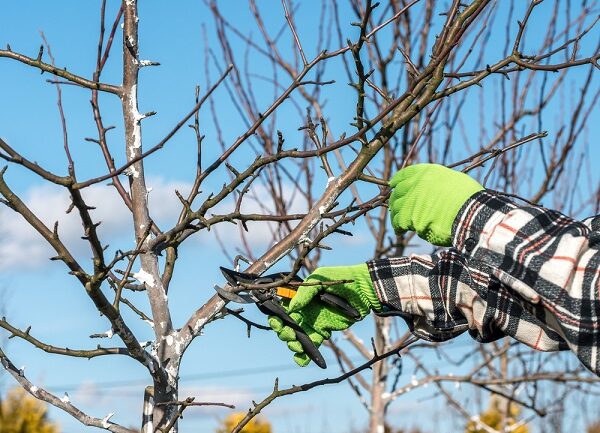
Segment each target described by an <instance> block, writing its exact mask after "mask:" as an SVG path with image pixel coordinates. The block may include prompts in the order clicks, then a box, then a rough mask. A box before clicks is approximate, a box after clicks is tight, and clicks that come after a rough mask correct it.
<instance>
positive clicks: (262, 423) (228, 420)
mask: <svg viewBox="0 0 600 433" xmlns="http://www.w3.org/2000/svg"><path fill="white" fill-rule="evenodd" d="M245 416H246V414H245V413H244V412H236V413H232V414H229V415H227V416H226V417H225V419H223V421H222V424H221V426H220V427H219V428H218V429H217V433H229V432H230V431H231V430H232V429H234V428H235V426H237V425H238V424H239V422H240V421H241V420H242V419H243V418H244V417H245ZM241 431H242V432H243V433H271V432H272V430H271V424H270V423H269V421H267V420H265V419H263V418H261V417H257V418H253V419H252V420H251V421H250V422H249V423H248V424H246V426H245V427H244V428H243V429H242V430H241Z"/></svg>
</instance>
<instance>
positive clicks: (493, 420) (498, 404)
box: [465, 396, 529, 433]
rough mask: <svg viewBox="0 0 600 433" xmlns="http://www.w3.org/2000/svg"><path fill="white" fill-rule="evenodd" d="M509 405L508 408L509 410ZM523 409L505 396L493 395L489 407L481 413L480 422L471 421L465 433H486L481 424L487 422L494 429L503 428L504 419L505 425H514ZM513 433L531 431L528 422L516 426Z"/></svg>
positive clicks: (527, 432)
mask: <svg viewBox="0 0 600 433" xmlns="http://www.w3.org/2000/svg"><path fill="white" fill-rule="evenodd" d="M507 405H508V410H507ZM520 414H521V409H520V408H519V407H518V406H517V405H516V404H514V403H511V402H509V401H507V400H506V399H504V398H501V397H497V396H492V398H491V399H490V406H489V407H488V409H487V410H486V411H485V412H483V413H482V414H481V415H479V422H477V421H474V420H473V421H469V422H468V424H467V427H466V429H465V433H486V430H485V429H483V428H481V424H485V425H486V426H488V427H491V428H493V429H494V430H499V431H500V430H501V428H502V421H503V420H504V423H505V425H507V426H514V425H515V424H517V423H519V420H518V418H519V415H520ZM511 432H513V433H529V427H527V425H526V424H523V425H520V426H518V427H516V428H515V429H514V430H512V429H511Z"/></svg>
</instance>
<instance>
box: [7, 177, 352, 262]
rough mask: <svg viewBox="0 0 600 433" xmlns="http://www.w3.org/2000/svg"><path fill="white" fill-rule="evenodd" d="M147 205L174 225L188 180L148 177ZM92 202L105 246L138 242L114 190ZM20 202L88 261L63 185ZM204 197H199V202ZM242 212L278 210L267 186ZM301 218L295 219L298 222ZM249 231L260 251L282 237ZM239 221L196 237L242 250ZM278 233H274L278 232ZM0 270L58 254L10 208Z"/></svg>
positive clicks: (295, 201)
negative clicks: (178, 197)
mask: <svg viewBox="0 0 600 433" xmlns="http://www.w3.org/2000/svg"><path fill="white" fill-rule="evenodd" d="M147 183H148V189H149V190H151V192H150V193H149V198H148V199H149V203H150V210H151V215H152V218H153V219H154V220H155V221H156V222H157V224H158V225H159V226H161V227H163V228H165V229H167V228H170V227H171V226H172V225H173V224H174V223H175V222H176V220H177V217H178V216H179V213H180V211H181V207H182V205H181V203H180V202H179V200H178V199H177V196H176V195H175V190H179V191H180V192H181V193H182V194H183V195H184V196H185V195H186V194H187V192H188V191H189V189H190V185H189V184H186V183H184V182H169V181H165V180H164V179H162V178H154V179H152V178H150V179H149V180H148V182H147ZM294 190H295V188H294V187H293V186H292V185H291V184H284V185H283V195H284V197H286V199H287V200H288V201H291V203H288V208H287V212H288V213H304V212H306V210H307V209H306V203H305V201H304V198H303V197H302V196H301V195H300V194H295V193H294ZM82 194H83V196H84V199H85V201H86V202H87V204H88V205H90V206H94V207H95V208H96V209H94V210H92V211H91V215H92V218H93V220H94V221H95V222H99V221H101V222H102V224H101V225H100V226H99V228H98V233H99V236H100V239H101V240H102V242H103V243H104V244H106V243H109V244H111V246H112V247H113V248H121V249H124V250H125V249H128V248H132V247H133V245H134V240H133V238H132V236H131V228H132V224H133V223H132V218H131V213H130V212H129V210H128V209H127V208H126V206H125V205H124V204H123V201H122V200H121V198H120V197H119V195H118V194H117V192H116V190H115V189H114V188H112V187H109V186H106V185H94V186H91V187H89V188H86V189H85V190H83V192H82ZM21 198H22V200H23V201H24V202H25V203H26V204H27V206H28V207H29V208H30V209H31V210H32V211H33V212H34V213H35V215H37V216H38V217H39V218H40V219H41V220H42V222H44V224H46V226H47V227H49V228H50V229H52V227H53V226H54V223H55V221H58V223H59V236H60V238H61V240H62V242H63V243H64V244H65V245H66V246H67V247H68V248H69V250H70V251H71V253H72V254H73V255H74V256H75V257H76V258H81V263H82V264H83V265H87V264H88V263H89V261H88V260H87V258H88V257H90V256H91V253H90V251H89V246H88V244H87V242H86V241H84V240H82V239H81V236H83V234H84V233H83V227H82V225H81V220H80V218H79V213H78V211H77V210H76V209H74V210H72V211H71V212H70V213H69V214H66V210H67V209H68V207H69V205H70V198H69V195H68V193H67V191H66V190H65V189H64V188H61V187H57V186H54V185H43V186H35V187H32V188H31V189H29V190H28V191H27V192H26V193H24V194H23V195H22V197H21ZM200 200H201V198H200V199H199V200H198V203H200ZM235 204H236V201H235V197H234V196H233V195H231V197H229V198H228V199H226V200H225V201H223V202H222V203H219V204H218V205H217V206H215V207H214V208H213V209H211V210H209V212H208V214H207V217H210V216H211V215H212V214H227V213H229V212H231V211H233V209H234V208H235ZM241 210H242V212H244V213H259V214H265V213H275V212H276V211H275V206H274V204H273V200H272V197H271V194H270V193H269V191H268V190H267V188H266V187H265V186H264V185H261V184H258V183H257V184H256V185H253V187H252V188H251V190H250V193H249V194H247V195H246V196H245V198H244V201H243V204H242V209H241ZM296 223H297V221H292V222H291V225H292V226H294V225H295V224H296ZM248 227H249V232H247V233H244V234H245V236H246V241H247V243H248V245H250V247H252V248H253V249H254V252H255V254H257V255H260V253H262V252H263V251H264V250H265V249H266V248H268V247H269V246H270V245H271V244H272V243H273V241H274V238H276V239H279V238H280V237H281V236H280V234H278V233H277V229H278V227H279V224H278V223H275V222H248ZM241 230H242V228H241V224H237V226H234V225H233V224H230V223H228V222H224V223H220V224H218V225H217V226H215V227H214V228H212V229H211V231H210V232H206V231H204V232H203V233H202V234H200V235H194V236H193V239H196V240H200V239H201V240H203V242H207V243H211V244H214V243H216V236H215V235H216V234H218V235H219V238H220V239H221V240H222V241H223V242H224V243H225V244H226V245H227V247H228V249H229V251H230V252H231V253H234V252H235V251H236V249H242V246H243V243H242V235H241ZM274 233H275V235H274ZM0 239H1V242H0V271H3V270H23V269H38V268H40V267H43V266H46V265H47V264H48V263H49V260H48V259H49V258H50V257H52V256H54V255H56V253H55V252H54V250H53V249H52V248H51V247H50V246H49V245H48V243H47V242H46V241H45V240H44V239H43V238H42V237H41V235H40V234H39V233H37V232H36V231H35V230H34V229H33V228H32V227H31V226H30V225H29V224H28V223H27V222H26V221H25V220H24V219H23V218H22V217H21V216H20V215H18V214H16V213H15V212H14V211H12V210H11V209H8V208H6V207H0ZM341 241H342V242H343V243H344V244H345V245H347V246H348V245H355V244H360V243H362V242H363V241H364V239H362V238H361V239H357V238H348V239H341Z"/></svg>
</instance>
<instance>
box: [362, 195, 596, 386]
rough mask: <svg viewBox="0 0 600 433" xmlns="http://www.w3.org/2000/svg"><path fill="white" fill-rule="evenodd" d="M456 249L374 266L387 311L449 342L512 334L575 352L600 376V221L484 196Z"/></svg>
mask: <svg viewBox="0 0 600 433" xmlns="http://www.w3.org/2000/svg"><path fill="white" fill-rule="evenodd" d="M452 243H453V245H454V247H453V248H451V249H449V250H446V251H441V252H439V253H437V254H435V255H411V256H408V257H397V258H389V259H381V260H374V261H370V262H367V265H368V267H369V270H370V272H371V278H372V279H373V283H374V287H375V292H376V293H377V296H378V297H379V299H380V301H381V303H382V304H383V305H384V306H385V307H386V308H389V309H392V310H397V311H398V312H400V313H402V316H403V317H404V318H405V319H406V320H407V322H408V323H409V326H410V328H411V330H412V331H413V333H415V334H416V335H418V336H419V337H421V338H424V339H426V340H430V341H444V340H447V339H449V338H452V337H455V336H456V335H458V334H461V333H462V332H464V331H467V330H468V331H469V333H470V334H471V335H472V336H473V338H475V339H476V340H478V341H481V342H489V341H494V340H496V339H498V338H500V337H503V336H505V335H509V336H511V337H514V338H515V339H517V340H519V341H520V342H522V343H525V344H527V345H528V346H530V347H532V348H534V349H537V350H543V351H555V350H566V349H571V350H573V352H575V353H576V354H577V356H578V357H579V359H580V360H581V362H582V363H583V364H584V365H585V366H586V367H587V368H589V369H590V370H592V371H593V372H594V373H596V374H597V375H600V320H599V318H600V215H599V216H596V217H592V218H588V219H586V220H585V221H583V222H578V221H574V220H572V219H570V218H568V217H566V216H565V215H563V214H561V213H559V212H556V211H552V210H549V209H545V208H542V207H537V206H517V205H516V204H515V203H513V202H512V201H510V200H509V199H507V198H506V197H503V196H501V195H497V194H494V193H491V192H489V191H482V192H479V193H477V194H475V195H474V196H473V197H472V198H471V199H470V200H469V201H468V202H467V203H465V205H464V206H463V207H462V209H461V210H460V212H459V214H458V216H457V218H456V221H455V222H454V229H453V242H452Z"/></svg>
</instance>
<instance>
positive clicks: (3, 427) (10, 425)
mask: <svg viewBox="0 0 600 433" xmlns="http://www.w3.org/2000/svg"><path fill="white" fill-rule="evenodd" d="M59 431H60V430H59V428H58V426H57V425H56V424H54V423H52V422H51V421H50V420H48V409H47V407H46V404H45V403H43V402H41V401H39V400H37V399H36V398H34V397H32V396H31V395H29V394H27V393H26V392H25V391H24V390H23V389H22V388H13V389H11V390H10V392H9V393H8V395H7V396H6V398H5V399H4V400H3V401H2V402H1V403H0V432H2V433H58V432H59Z"/></svg>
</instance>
